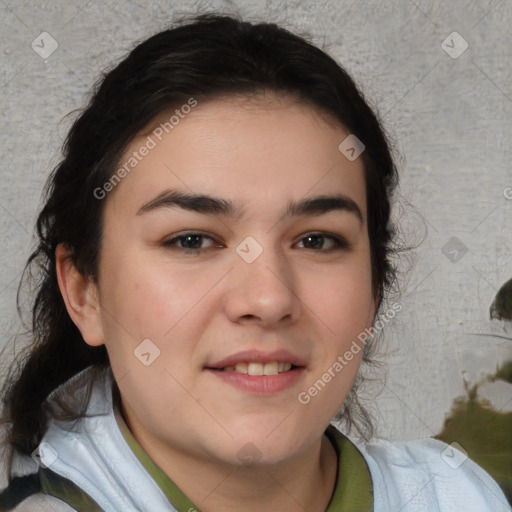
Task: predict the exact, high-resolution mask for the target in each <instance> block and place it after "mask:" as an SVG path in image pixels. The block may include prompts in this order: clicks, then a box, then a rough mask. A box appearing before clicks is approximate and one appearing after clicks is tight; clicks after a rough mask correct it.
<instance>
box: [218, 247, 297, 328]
mask: <svg viewBox="0 0 512 512" xmlns="http://www.w3.org/2000/svg"><path fill="white" fill-rule="evenodd" d="M262 248H263V251H262V253H261V254H260V255H259V257H258V258H257V259H256V260H254V261H252V262H251V263H248V262H247V261H246V260H244V259H243V258H242V257H240V256H239V255H238V254H236V255H235V266H234V268H233V270H232V271H231V272H230V273H229V277H228V279H229V283H228V290H227V292H226V295H225V303H224V307H225V311H226V315H227V316H228V318H229V319H230V320H231V321H232V322H234V323H239V324H240V323H243V324H246V323H254V324H257V325H258V326H260V327H264V328H272V327H279V326H284V325H287V324H290V323H293V322H295V321H296V320H297V319H298V318H299V316H300V312H301V309H302V307H303V305H302V303H301V300H300V298H299V296H298V295H297V290H296V288H297V282H296V275H295V274H294V271H293V268H292V267H291V266H290V264H289V262H287V261H286V257H285V255H283V254H281V253H280V252H279V250H277V249H273V248H272V247H271V246H270V244H266V245H263V244H262Z"/></svg>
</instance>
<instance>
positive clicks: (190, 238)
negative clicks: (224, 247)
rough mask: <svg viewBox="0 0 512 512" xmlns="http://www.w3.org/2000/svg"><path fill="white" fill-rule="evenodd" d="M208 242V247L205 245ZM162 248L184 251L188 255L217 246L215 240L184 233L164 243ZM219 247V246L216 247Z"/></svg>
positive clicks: (199, 234) (201, 235) (205, 236)
mask: <svg viewBox="0 0 512 512" xmlns="http://www.w3.org/2000/svg"><path fill="white" fill-rule="evenodd" d="M207 241H208V244H207V246H205V243H206V242H207ZM162 246H163V247H166V248H168V249H173V250H178V251H179V250H182V251H183V252H188V253H199V252H200V251H204V250H206V249H211V248H212V247H214V246H215V240H214V239H213V238H212V237H210V236H207V235H204V234H202V233H184V234H182V235H179V236H176V237H174V238H171V239H169V240H166V241H164V242H162ZM216 246H217V247H218V246H219V244H217V245H216Z"/></svg>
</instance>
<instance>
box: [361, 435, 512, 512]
mask: <svg viewBox="0 0 512 512" xmlns="http://www.w3.org/2000/svg"><path fill="white" fill-rule="evenodd" d="M357 446H358V448H359V449H360V450H361V452H362V454H363V456H364V457H365V460H366V462H367V464H368V467H369V469H370V473H371V475H372V481H373V488H374V500H375V505H376V509H377V510H387V508H384V507H381V508H379V506H378V505H379V503H382V504H383V505H384V504H386V505H388V504H389V505H388V506H391V508H390V510H392V509H394V510H402V512H406V511H414V512H419V511H426V512H427V511H428V512H435V511H439V512H441V511H443V512H445V511H451V510H453V511H455V510H464V511H466V512H472V511H475V512H486V511H488V512H510V511H511V510H512V509H511V508H510V505H509V504H508V502H507V499H506V497H505V495H504V494H503V491H502V490H501V489H500V487H499V486H498V484H497V483H496V482H495V481H494V480H493V478H491V476H490V475H489V474H488V473H486V472H485V471H484V470H483V469H482V468H481V467H480V466H478V465H477V464H475V463H474V462H473V461H472V460H471V459H469V458H468V457H467V455H466V454H465V453H463V452H462V451H459V450H457V449H456V448H455V447H453V446H452V445H447V444H446V443H443V442H441V441H438V440H436V439H430V438H428V439H421V440H413V441H390V440H387V439H382V438H376V439H373V440H372V441H370V442H368V443H365V444H361V445H357Z"/></svg>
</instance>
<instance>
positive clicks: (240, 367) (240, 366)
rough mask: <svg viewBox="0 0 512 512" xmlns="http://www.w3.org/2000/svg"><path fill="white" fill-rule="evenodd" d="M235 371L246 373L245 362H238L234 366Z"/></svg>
mask: <svg viewBox="0 0 512 512" xmlns="http://www.w3.org/2000/svg"><path fill="white" fill-rule="evenodd" d="M235 371H236V372H238V373H247V364H246V363H238V364H237V365H236V366H235Z"/></svg>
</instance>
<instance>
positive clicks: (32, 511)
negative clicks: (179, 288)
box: [0, 370, 512, 512]
mask: <svg viewBox="0 0 512 512" xmlns="http://www.w3.org/2000/svg"><path fill="white" fill-rule="evenodd" d="M87 371H88V370H85V371H84V372H82V375H80V376H77V377H76V378H82V377H84V376H86V372H87ZM112 384H113V377H112V373H111V371H110V370H107V371H105V372H104V373H103V374H102V375H101V378H98V379H97V380H96V381H95V385H94V389H93V392H92V395H91V400H90V402H89V406H88V410H87V412H88V417H86V418H85V419H84V420H83V421H82V422H81V423H79V424H78V426H77V427H76V428H74V429H73V428H71V426H70V425H58V424H57V422H55V421H53V422H51V423H50V426H49V428H48V431H47V432H46V434H45V435H44V437H43V439H42V441H41V445H40V449H39V455H40V460H41V463H42V464H41V466H42V467H41V466H38V464H37V463H36V462H35V461H34V460H33V459H32V458H30V457H22V456H19V455H17V457H16V458H15V461H14V468H13V470H14V473H15V475H26V474H32V475H33V476H29V477H27V480H24V481H20V480H16V482H17V483H18V485H19V486H20V487H22V488H24V489H25V490H26V489H30V488H31V486H32V487H33V491H34V489H35V492H34V494H32V495H31V496H30V497H28V498H26V499H25V500H23V501H22V502H21V503H20V504H19V505H18V506H17V507H15V508H13V509H12V510H14V511H15V512H36V511H50V510H51V511H52V512H70V511H73V510H79V511H87V512H96V511H106V512H121V511H122V512H136V511H145V512H192V511H195V510H197V511H200V505H199V504H198V506H196V505H195V504H194V503H192V502H191V501H190V500H189V499H188V498H187V497H186V496H185V495H184V494H183V493H182V492H181V491H180V489H179V488H178V487H177V486H176V485H175V484H174V483H173V482H172V481H171V480H170V479H169V478H168V477H167V475H165V474H164V473H163V471H162V470H160V468H158V466H156V464H154V463H153V461H152V460H151V459H150V458H149V456H148V455H147V454H146V453H145V452H144V450H143V449H142V447H141V446H140V445H139V444H138V442H137V441H136V440H135V438H134V437H133V435H132V434H131V432H130V430H129V429H128V427H127V425H126V423H125V422H124V421H123V418H122V416H121V414H120V413H119V410H118V409H117V407H116V406H115V401H114V400H113V397H112V389H113V387H112ZM65 389H66V388H64V390H65ZM60 392H62V390H58V391H57V393H60ZM326 435H327V437H328V438H329V439H330V440H331V443H332V444H333V446H334V447H335V450H336V452H337V455H338V474H337V481H336V487H335V491H334V494H333V497H332V499H331V502H330V504H329V507H328V509H327V511H326V512H342V511H356V510H357V511H372V510H375V511H378V512H387V511H389V512H397V511H401V512H437V511H439V512H449V511H463V512H473V511H474V512H486V511H488V512H491V511H492V512H505V511H509V512H510V511H511V510H512V509H511V508H510V506H509V505H508V504H507V500H506V498H505V496H504V494H503V492H502V491H501V489H500V488H499V486H498V485H497V484H496V482H495V481H494V480H493V479H492V478H491V477H490V476H489V475H488V474H487V473H486V472H485V471H484V470H482V469H481V468H480V467H479V466H477V465H476V464H475V463H473V462H472V461H471V460H469V459H466V460H465V461H464V462H463V463H462V464H461V465H460V466H458V467H457V468H455V467H454V466H455V465H456V464H452V465H450V464H448V463H447V462H446V457H445V458H443V452H444V451H445V450H447V449H448V450H449V448H448V446H447V445H446V444H445V443H442V442H441V441H437V440H434V439H424V440H418V441H406V442H396V441H388V440H384V439H375V440H373V441H371V442H369V443H360V444H359V443H357V444H354V442H353V441H351V440H349V439H348V438H347V437H346V436H344V435H343V434H342V433H340V432H339V431H338V430H336V429H335V428H334V427H333V426H330V427H329V428H328V429H327V430H326ZM452 455H453V453H452ZM457 457H459V456H458V455H456V456H455V457H454V460H455V461H458V462H460V457H459V458H458V459H457ZM449 462H450V461H449ZM45 466H47V467H45ZM452 466H453V467H452ZM4 469H5V468H4ZM0 478H2V475H0ZM13 482H15V481H14V480H12V481H11V486H10V489H11V490H12V489H13V488H14V485H15V483H14V484H13ZM6 484H7V482H5V481H3V482H2V481H1V480H0V485H1V486H2V487H1V488H3V487H5V486H6ZM20 484H21V485H20ZM38 486H39V487H40V491H39V492H37V491H38ZM12 494H13V493H12V492H11V496H12ZM14 494H15V493H14ZM171 503H172V505H171Z"/></svg>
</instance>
